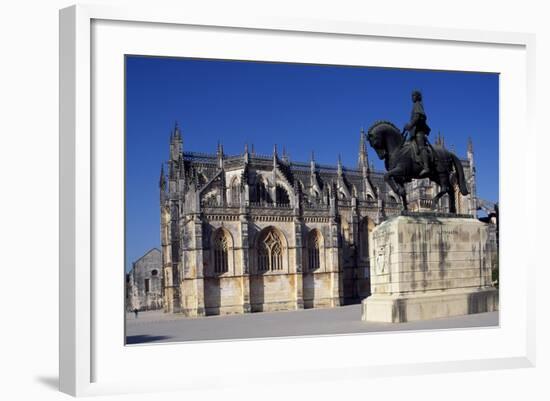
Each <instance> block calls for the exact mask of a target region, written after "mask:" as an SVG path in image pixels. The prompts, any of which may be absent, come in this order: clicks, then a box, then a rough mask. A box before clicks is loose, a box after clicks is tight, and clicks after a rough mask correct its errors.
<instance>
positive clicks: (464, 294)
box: [362, 213, 498, 323]
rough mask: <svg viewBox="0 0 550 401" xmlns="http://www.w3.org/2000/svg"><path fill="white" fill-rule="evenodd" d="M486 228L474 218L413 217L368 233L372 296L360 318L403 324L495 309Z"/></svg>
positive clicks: (495, 290)
mask: <svg viewBox="0 0 550 401" xmlns="http://www.w3.org/2000/svg"><path fill="white" fill-rule="evenodd" d="M488 230H489V229H488V226H487V224H485V223H482V222H480V221H478V220H476V219H473V218H464V217H450V216H445V217H441V216H438V215H435V214H422V213H419V214H416V215H408V216H396V217H393V218H391V219H389V220H387V221H385V222H383V223H382V224H380V225H379V226H378V227H376V228H375V229H374V230H373V233H372V242H371V244H372V247H371V293H372V295H371V296H370V297H368V298H366V299H365V300H363V302H362V319H363V320H368V321H377V322H393V323H397V322H407V321H413V320H428V319H437V318H442V317H449V316H459V315H467V314H471V313H480V312H490V311H495V310H498V290H497V289H496V288H494V287H493V286H492V285H491V260H490V258H491V252H489V251H490V249H489V246H490V244H489V241H488V240H489V238H488Z"/></svg>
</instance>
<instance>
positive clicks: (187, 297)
mask: <svg viewBox="0 0 550 401" xmlns="http://www.w3.org/2000/svg"><path fill="white" fill-rule="evenodd" d="M187 235H188V236H189V239H188V244H189V246H188V247H185V248H184V253H185V256H184V258H185V260H186V262H188V263H186V266H187V269H186V270H185V272H184V278H183V280H182V282H181V293H182V295H183V301H182V304H183V313H184V314H185V315H186V316H204V314H205V309H204V267H203V266H204V265H203V252H202V221H201V220H200V219H199V218H198V217H197V216H193V221H192V222H190V223H189V231H188V232H187Z"/></svg>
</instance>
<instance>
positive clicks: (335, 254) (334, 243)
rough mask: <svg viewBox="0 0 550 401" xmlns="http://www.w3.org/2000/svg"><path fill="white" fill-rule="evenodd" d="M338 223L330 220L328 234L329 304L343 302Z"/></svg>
mask: <svg viewBox="0 0 550 401" xmlns="http://www.w3.org/2000/svg"><path fill="white" fill-rule="evenodd" d="M339 228H340V227H339V224H338V223H337V222H336V221H332V222H331V224H330V236H329V249H328V251H329V260H330V270H329V271H330V283H331V299H332V301H331V306H340V305H342V304H343V296H344V293H343V289H344V283H343V279H344V275H343V274H342V272H341V269H342V267H341V266H342V264H341V257H340V256H341V255H340V235H339V233H338V230H339Z"/></svg>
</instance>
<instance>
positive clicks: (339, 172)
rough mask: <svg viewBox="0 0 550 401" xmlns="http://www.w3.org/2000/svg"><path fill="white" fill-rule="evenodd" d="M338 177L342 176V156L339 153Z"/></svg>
mask: <svg viewBox="0 0 550 401" xmlns="http://www.w3.org/2000/svg"><path fill="white" fill-rule="evenodd" d="M338 175H342V156H341V155H340V153H338Z"/></svg>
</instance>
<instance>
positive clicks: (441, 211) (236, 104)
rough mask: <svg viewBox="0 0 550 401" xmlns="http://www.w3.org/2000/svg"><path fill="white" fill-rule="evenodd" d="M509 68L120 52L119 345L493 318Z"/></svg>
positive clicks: (425, 326) (420, 326) (457, 324)
mask: <svg viewBox="0 0 550 401" xmlns="http://www.w3.org/2000/svg"><path fill="white" fill-rule="evenodd" d="M498 105H499V76H498V74H492V73H483V72H479V73H474V72H460V71H432V70H409V69H395V68H380V67H377V68H374V67H368V66H342V65H314V64H297V63H274V62H260V61H240V60H215V59H192V58H170V57H149V56H139V55H135V56H134V55H127V56H126V61H125V113H126V114H125V121H126V128H125V230H126V232H125V235H126V239H125V244H126V249H125V266H124V271H125V277H126V280H125V283H126V285H125V288H124V289H121V290H122V291H124V294H125V305H126V310H125V319H126V322H125V323H126V344H128V345H130V344H153V343H159V342H182V341H211V340H234V339H251V338H270V337H289V336H312V335H336V334H351V333H369V332H380V331H398V330H435V329H450V328H465V327H488V326H498V324H499V312H498V308H499V305H498V287H499V282H498V279H499V276H498V201H499V152H498V149H499V126H498V122H499V108H498Z"/></svg>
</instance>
